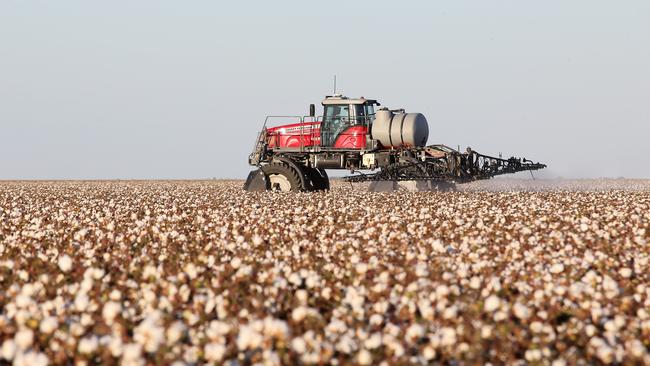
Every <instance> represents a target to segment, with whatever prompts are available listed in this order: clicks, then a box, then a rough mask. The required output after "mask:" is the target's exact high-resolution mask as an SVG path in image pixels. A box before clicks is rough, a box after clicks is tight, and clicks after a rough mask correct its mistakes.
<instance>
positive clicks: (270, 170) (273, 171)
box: [261, 161, 305, 192]
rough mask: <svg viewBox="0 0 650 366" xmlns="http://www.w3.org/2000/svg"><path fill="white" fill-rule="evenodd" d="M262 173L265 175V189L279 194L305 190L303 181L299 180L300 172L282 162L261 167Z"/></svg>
mask: <svg viewBox="0 0 650 366" xmlns="http://www.w3.org/2000/svg"><path fill="white" fill-rule="evenodd" d="M261 169H262V171H263V172H264V174H265V175H266V189H267V190H269V191H279V192H290V191H291V192H301V191H304V190H305V187H304V186H303V183H302V182H303V181H304V179H301V174H302V172H301V171H298V170H296V169H294V168H293V167H291V166H289V164H287V163H284V162H275V161H274V162H272V163H270V164H268V165H265V166H263V167H262V168H261Z"/></svg>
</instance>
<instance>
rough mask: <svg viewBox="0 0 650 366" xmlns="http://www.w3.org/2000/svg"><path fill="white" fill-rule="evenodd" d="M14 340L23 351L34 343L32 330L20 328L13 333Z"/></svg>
mask: <svg viewBox="0 0 650 366" xmlns="http://www.w3.org/2000/svg"><path fill="white" fill-rule="evenodd" d="M14 342H16V346H18V349H20V350H22V351H24V350H26V349H28V348H29V347H31V345H32V343H34V332H32V330H31V329H21V330H19V331H18V332H17V333H16V334H15V335H14Z"/></svg>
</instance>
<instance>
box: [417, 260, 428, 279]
mask: <svg viewBox="0 0 650 366" xmlns="http://www.w3.org/2000/svg"><path fill="white" fill-rule="evenodd" d="M415 275H416V276H418V277H427V276H428V275H429V266H428V265H427V264H426V263H424V262H418V264H417V265H416V266H415Z"/></svg>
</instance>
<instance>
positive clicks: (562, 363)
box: [551, 358, 566, 366]
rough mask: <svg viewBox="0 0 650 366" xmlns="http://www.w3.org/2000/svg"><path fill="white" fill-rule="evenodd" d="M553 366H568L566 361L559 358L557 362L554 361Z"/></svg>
mask: <svg viewBox="0 0 650 366" xmlns="http://www.w3.org/2000/svg"><path fill="white" fill-rule="evenodd" d="M551 366H566V361H564V360H563V359H561V358H558V359H557V360H553V362H552V363H551Z"/></svg>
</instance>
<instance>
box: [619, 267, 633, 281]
mask: <svg viewBox="0 0 650 366" xmlns="http://www.w3.org/2000/svg"><path fill="white" fill-rule="evenodd" d="M618 273H619V274H620V275H621V277H623V278H630V277H632V269H630V268H627V267H625V268H621V270H620V271H618Z"/></svg>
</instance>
